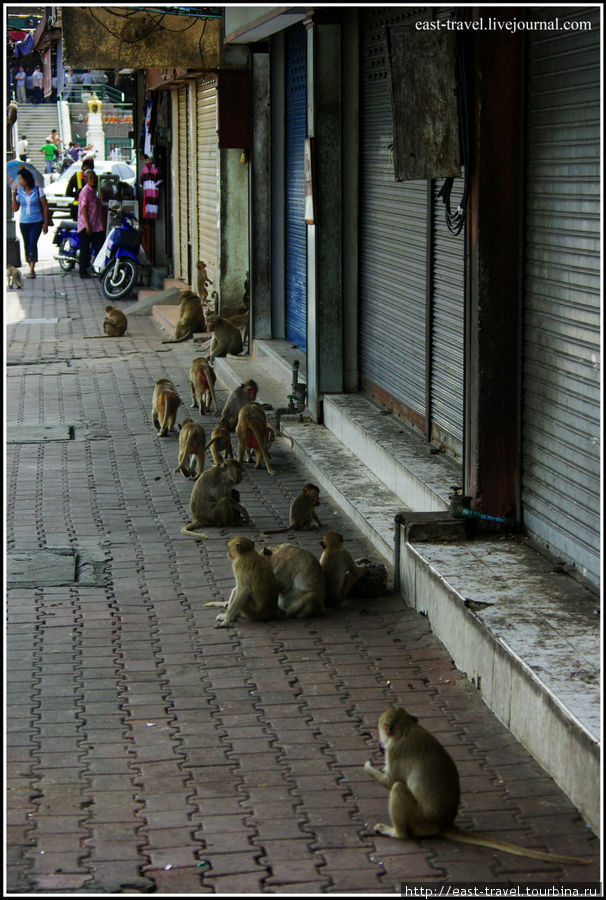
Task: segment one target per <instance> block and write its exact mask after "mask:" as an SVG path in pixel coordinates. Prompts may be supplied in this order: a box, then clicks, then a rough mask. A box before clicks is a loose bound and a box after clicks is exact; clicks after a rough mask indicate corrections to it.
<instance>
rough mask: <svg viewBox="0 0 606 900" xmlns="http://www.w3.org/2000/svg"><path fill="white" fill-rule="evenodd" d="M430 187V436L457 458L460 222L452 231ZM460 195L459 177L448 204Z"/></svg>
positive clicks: (462, 287)
mask: <svg viewBox="0 0 606 900" xmlns="http://www.w3.org/2000/svg"><path fill="white" fill-rule="evenodd" d="M443 184H444V179H440V180H439V181H436V182H435V184H434V190H433V211H432V212H433V215H432V228H433V245H432V261H431V265H432V312H431V316H432V327H431V439H432V440H433V441H436V442H438V443H440V444H443V445H444V446H445V447H446V448H447V449H448V450H449V452H450V453H452V454H453V455H454V456H456V457H458V458H460V457H461V456H462V453H463V409H464V384H465V381H464V362H465V355H464V351H465V346H464V340H465V227H463V229H462V230H461V232H460V234H457V235H454V234H452V233H451V232H450V231H449V230H448V227H447V225H446V221H445V216H444V204H443V202H442V198H441V197H438V193H439V190H440V188H441V187H442V185H443ZM462 195H463V179H462V178H456V179H455V182H454V184H453V186H452V200H451V204H452V208H453V209H454V207H455V206H456V203H457V202H458V200H459V199H460V198H461V196H462Z"/></svg>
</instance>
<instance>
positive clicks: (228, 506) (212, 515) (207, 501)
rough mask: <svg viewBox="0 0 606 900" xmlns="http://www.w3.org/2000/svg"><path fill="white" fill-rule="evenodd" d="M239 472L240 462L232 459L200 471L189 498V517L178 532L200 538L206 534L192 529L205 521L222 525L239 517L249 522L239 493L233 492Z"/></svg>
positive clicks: (240, 473) (240, 479)
mask: <svg viewBox="0 0 606 900" xmlns="http://www.w3.org/2000/svg"><path fill="white" fill-rule="evenodd" d="M242 474H243V470H242V466H241V465H240V463H239V462H236V460H235V459H228V460H226V461H225V462H224V463H221V465H219V466H213V467H212V469H207V470H206V471H205V472H202V474H201V475H200V477H199V478H197V479H196V483H195V484H194V487H193V490H192V492H191V497H190V499H189V510H190V513H191V516H192V521H191V522H189V523H188V524H187V525H185V526H184V527H183V528H182V529H181V534H186V535H188V536H189V537H194V538H197V539H198V540H200V539H205V538H206V537H207V536H206V535H205V534H202V533H201V532H198V531H193V530H192V529H194V528H200V527H204V526H208V525H215V526H216V527H218V528H225V527H227V526H228V525H233V524H234V523H235V522H239V521H240V520H242V521H243V522H245V523H248V522H249V521H250V517H249V515H248V513H247V511H246V510H245V509H244V507H243V506H242V504H241V503H240V501H239V495H237V496H236V497H234V495H233V487H234V485H235V484H239V483H240V482H241V481H242ZM236 494H237V492H236Z"/></svg>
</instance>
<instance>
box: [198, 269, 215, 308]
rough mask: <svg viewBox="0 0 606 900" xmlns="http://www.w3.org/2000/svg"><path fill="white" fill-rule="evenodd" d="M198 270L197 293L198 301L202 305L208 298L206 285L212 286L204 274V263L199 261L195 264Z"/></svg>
mask: <svg viewBox="0 0 606 900" xmlns="http://www.w3.org/2000/svg"><path fill="white" fill-rule="evenodd" d="M197 269H198V293H199V295H200V299H201V300H202V303H204V302H205V301H206V299H207V297H208V291H207V289H206V285H207V284H212V281H210V279H209V277H208V275H207V274H206V263H204V262H202V260H200V261H199V262H198V264H197Z"/></svg>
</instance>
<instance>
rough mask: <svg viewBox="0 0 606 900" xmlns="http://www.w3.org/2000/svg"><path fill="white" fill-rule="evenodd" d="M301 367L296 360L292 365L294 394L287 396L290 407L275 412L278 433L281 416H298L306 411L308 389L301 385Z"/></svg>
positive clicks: (283, 407) (292, 389)
mask: <svg viewBox="0 0 606 900" xmlns="http://www.w3.org/2000/svg"><path fill="white" fill-rule="evenodd" d="M299 366H300V362H299V360H298V359H295V360H294V361H293V364H292V388H291V391H292V393H290V394H287V397H288V406H281V407H280V408H279V409H276V411H275V412H274V422H275V426H276V429H277V431H279V430H280V417H281V416H283V415H296V414H297V413H301V412H303V410H304V409H305V394H306V388H305V385H304V384H299Z"/></svg>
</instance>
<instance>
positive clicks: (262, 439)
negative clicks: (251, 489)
mask: <svg viewBox="0 0 606 900" xmlns="http://www.w3.org/2000/svg"><path fill="white" fill-rule="evenodd" d="M236 437H237V438H238V462H240V463H241V462H242V460H243V459H244V453H245V451H246V450H248V451H252V450H255V451H256V454H257V463H256V466H255V468H257V469H258V468H259V466H260V465H261V459H263V462H264V463H265V468H266V469H267V471H268V472H269V474H270V475H275V474H276V470H275V469H273V468H272V465H271V463H270V461H269V456H268V453H267V416H266V415H265V410H264V409H263V407H262V406H259V404H258V403H247V404H246V405H245V406H243V407H242V409H241V410H240V412H239V413H238V423H237V425H236Z"/></svg>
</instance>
